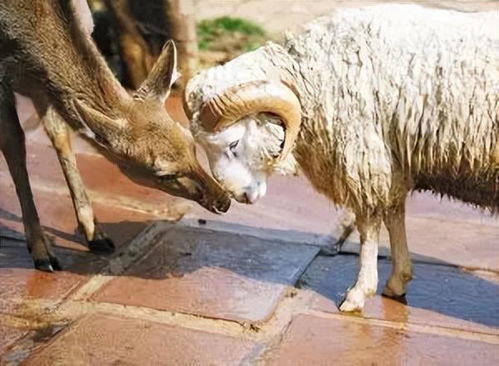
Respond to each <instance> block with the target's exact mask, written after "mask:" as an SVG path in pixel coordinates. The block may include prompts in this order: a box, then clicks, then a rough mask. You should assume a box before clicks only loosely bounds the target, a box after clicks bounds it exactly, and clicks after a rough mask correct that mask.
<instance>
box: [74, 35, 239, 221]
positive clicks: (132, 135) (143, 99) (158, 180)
mask: <svg viewBox="0 0 499 366" xmlns="http://www.w3.org/2000/svg"><path fill="white" fill-rule="evenodd" d="M175 77H176V49H175V45H174V43H173V42H171V41H169V42H167V44H166V45H165V47H164V49H163V51H162V53H161V55H160V57H159V58H158V60H157V62H156V64H155V65H154V67H153V68H152V70H151V72H150V74H149V76H148V77H147V79H146V80H145V81H144V82H143V83H142V85H141V86H140V88H139V89H138V90H137V91H136V92H135V93H133V94H132V95H128V94H127V93H120V91H121V90H122V89H119V88H118V89H117V88H115V85H113V86H112V87H110V88H109V90H104V93H103V94H109V93H119V94H120V95H119V97H117V98H115V100H116V101H117V102H116V104H118V106H116V105H114V106H113V109H112V111H109V113H107V112H106V113H102V112H101V111H98V110H97V109H96V108H93V107H91V106H90V105H89V104H86V103H85V102H84V101H82V100H81V99H76V100H74V105H75V109H76V112H77V114H78V115H79V116H80V119H81V121H80V122H81V123H82V124H83V125H84V126H88V127H89V130H90V131H91V133H92V134H93V135H94V136H93V138H94V139H95V141H96V142H98V143H99V144H100V145H101V146H102V147H104V148H105V149H106V150H107V153H108V154H107V155H108V156H109V155H110V157H111V158H113V160H114V161H116V162H117V164H118V166H119V167H120V168H121V170H122V171H123V172H124V173H125V174H126V175H127V176H129V177H130V178H131V179H132V180H134V181H136V182H137V183H139V184H141V185H146V186H149V187H153V188H157V189H160V190H163V191H165V192H167V193H169V194H172V195H175V196H180V197H184V198H187V199H191V200H195V201H197V202H198V203H199V204H201V205H202V206H203V207H205V208H206V209H208V210H210V211H212V212H215V213H219V212H225V211H227V210H228V208H229V206H230V198H229V197H228V196H227V194H226V193H225V192H224V191H223V189H222V188H221V187H220V186H219V184H218V183H217V182H216V181H215V180H214V179H213V178H212V177H211V176H209V175H208V174H207V173H206V172H205V171H204V169H203V168H202V167H201V165H200V164H199V162H198V161H197V159H196V151H195V144H194V140H193V138H192V136H191V134H190V132H189V131H188V130H187V129H186V128H184V127H183V126H182V125H181V124H180V123H178V122H176V121H174V120H173V119H172V118H171V117H170V116H169V115H168V113H167V112H166V110H165V107H164V102H165V100H166V98H167V97H168V95H169V93H170V89H171V85H172V84H173V82H174V81H175ZM103 88H104V89H106V85H104V86H103ZM99 109H101V108H99Z"/></svg>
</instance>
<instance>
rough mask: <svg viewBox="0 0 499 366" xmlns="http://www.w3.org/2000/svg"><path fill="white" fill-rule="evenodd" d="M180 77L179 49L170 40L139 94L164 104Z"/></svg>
mask: <svg viewBox="0 0 499 366" xmlns="http://www.w3.org/2000/svg"><path fill="white" fill-rule="evenodd" d="M178 76H179V74H178V72H177V49H176V47H175V43H173V41H171V40H170V41H168V42H166V43H165V46H164V47H163V51H162V52H161V55H160V56H159V58H158V60H157V61H156V63H155V64H154V66H153V68H152V70H151V72H150V73H149V75H148V76H147V79H146V80H145V81H144V82H143V83H142V85H141V86H140V88H139V89H138V91H137V94H138V95H140V96H141V97H143V98H157V99H159V100H161V101H162V102H164V101H165V99H166V98H167V97H168V95H169V94H170V90H171V86H172V85H173V83H174V82H175V80H176V79H177V78H178Z"/></svg>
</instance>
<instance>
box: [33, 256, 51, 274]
mask: <svg viewBox="0 0 499 366" xmlns="http://www.w3.org/2000/svg"><path fill="white" fill-rule="evenodd" d="M35 268H36V269H37V270H39V271H43V272H54V267H52V264H51V263H50V260H49V259H35Z"/></svg>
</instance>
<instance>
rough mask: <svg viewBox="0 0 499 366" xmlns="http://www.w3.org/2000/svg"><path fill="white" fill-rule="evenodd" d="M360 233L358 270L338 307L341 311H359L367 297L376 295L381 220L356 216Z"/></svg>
mask: <svg viewBox="0 0 499 366" xmlns="http://www.w3.org/2000/svg"><path fill="white" fill-rule="evenodd" d="M356 221H357V228H358V230H359V232H360V245H361V246H360V256H359V264H360V269H359V272H358V275H357V281H356V282H355V285H354V286H353V287H352V288H350V289H349V290H348V292H347V295H346V297H345V300H343V302H342V304H341V305H340V310H341V311H349V312H351V311H361V310H362V309H363V307H364V302H365V299H366V297H367V296H372V295H374V294H375V293H376V288H377V286H378V269H377V264H378V263H377V262H378V242H379V229H380V225H381V218H380V217H379V216H378V215H365V216H364V215H357V220H356Z"/></svg>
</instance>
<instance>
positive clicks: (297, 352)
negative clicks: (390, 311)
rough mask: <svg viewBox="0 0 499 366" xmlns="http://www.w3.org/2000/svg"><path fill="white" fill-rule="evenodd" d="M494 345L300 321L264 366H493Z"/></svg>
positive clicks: (338, 323) (340, 322)
mask: <svg viewBox="0 0 499 366" xmlns="http://www.w3.org/2000/svg"><path fill="white" fill-rule="evenodd" d="M498 363H499V352H498V344H497V343H496V344H490V343H485V342H480V341H474V340H467V339H459V338H454V337H452V336H450V335H449V336H446V335H432V334H424V333H418V332H415V331H410V330H409V331H404V330H401V329H396V328H392V327H381V326H376V325H372V324H368V323H359V322H353V321H351V320H349V319H348V318H347V317H345V320H340V319H327V318H321V317H315V316H306V315H301V316H298V317H296V318H295V319H294V320H293V322H292V324H291V326H290V327H289V328H288V330H287V331H286V334H285V335H284V337H283V340H282V342H281V344H280V345H279V346H278V347H276V349H274V350H273V351H272V352H269V353H268V354H267V357H266V361H265V362H264V364H265V365H307V366H312V365H497V364H498Z"/></svg>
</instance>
